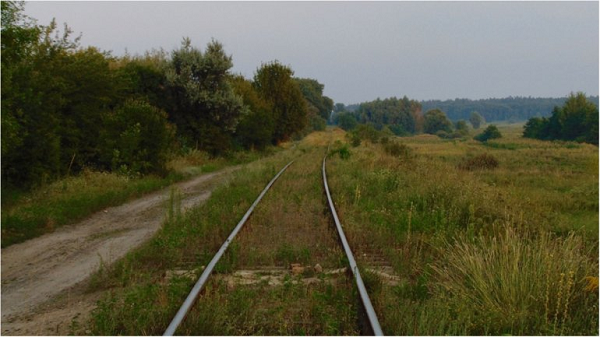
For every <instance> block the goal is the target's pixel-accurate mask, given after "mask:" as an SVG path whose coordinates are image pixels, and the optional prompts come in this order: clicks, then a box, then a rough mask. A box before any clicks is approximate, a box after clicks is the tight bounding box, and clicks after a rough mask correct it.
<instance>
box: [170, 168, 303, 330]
mask: <svg viewBox="0 0 600 337" xmlns="http://www.w3.org/2000/svg"><path fill="white" fill-rule="evenodd" d="M293 162H294V161H293V160H292V161H291V162H289V163H288V164H287V165H286V166H285V167H284V168H282V169H281V171H279V173H277V175H276V176H275V177H274V178H273V179H271V181H270V182H269V184H267V186H266V187H265V189H264V190H263V191H262V192H261V194H260V195H259V196H258V198H257V199H256V200H255V201H254V203H253V204H252V206H250V208H249V209H248V211H247V212H246V214H244V216H243V217H242V220H240V222H238V224H237V226H236V227H235V228H234V229H233V231H232V232H231V234H229V237H228V238H227V240H225V243H223V245H222V246H221V248H220V249H219V251H218V252H217V254H215V256H214V257H213V259H212V260H211V261H210V263H209V264H208V266H206V269H204V272H203V273H202V275H200V278H199V279H198V282H196V284H195V285H194V288H192V291H190V293H189V295H188V297H187V298H186V299H185V301H184V302H183V304H182V305H181V307H180V308H179V311H177V314H175V317H173V320H172V321H171V323H170V324H169V326H168V327H167V330H165V333H164V334H163V336H173V334H175V331H176V330H177V328H178V327H179V325H180V324H181V322H182V321H183V319H184V318H185V316H186V315H187V313H188V311H189V310H190V308H191V307H192V304H194V301H195V300H196V297H198V294H199V293H200V290H202V287H203V286H204V284H205V283H206V280H208V277H209V276H210V274H211V273H212V271H213V269H214V267H215V265H216V264H217V262H219V259H220V258H221V256H223V254H224V253H225V250H227V247H229V244H230V243H231V241H232V240H233V239H234V238H235V236H236V235H237V233H238V232H239V231H240V230H241V229H242V227H243V226H244V224H245V223H246V220H248V217H250V214H252V211H253V210H254V207H256V205H258V203H259V202H260V200H261V199H262V197H263V196H264V195H265V194H266V193H267V191H268V190H269V188H270V187H271V185H273V183H275V181H276V180H277V178H279V176H280V175H281V174H282V173H283V172H284V171H285V170H286V169H287V168H288V166H290V165H292V163H293Z"/></svg>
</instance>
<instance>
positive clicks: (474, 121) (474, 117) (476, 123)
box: [469, 111, 485, 129]
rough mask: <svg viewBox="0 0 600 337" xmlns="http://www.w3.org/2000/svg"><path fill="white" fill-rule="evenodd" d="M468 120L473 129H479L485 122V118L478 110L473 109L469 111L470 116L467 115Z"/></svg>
mask: <svg viewBox="0 0 600 337" xmlns="http://www.w3.org/2000/svg"><path fill="white" fill-rule="evenodd" d="M469 122H471V125H473V129H479V127H481V124H483V123H485V119H484V118H483V116H481V115H480V114H479V112H477V111H473V112H471V117H469Z"/></svg>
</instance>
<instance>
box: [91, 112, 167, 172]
mask: <svg viewBox="0 0 600 337" xmlns="http://www.w3.org/2000/svg"><path fill="white" fill-rule="evenodd" d="M104 126H105V127H104V128H103V132H102V135H101V149H102V151H101V153H102V157H101V163H102V164H103V165H104V166H105V167H106V168H110V169H112V170H113V171H119V172H122V173H127V174H130V173H142V174H145V173H150V172H163V173H164V172H165V171H166V169H165V165H166V163H167V159H168V156H169V153H170V151H169V150H170V145H171V144H172V141H173V138H174V127H173V126H172V125H171V124H170V123H169V122H168V121H167V114H166V113H165V112H164V111H161V110H159V109H158V108H156V107H153V106H152V105H150V104H148V103H146V102H144V101H133V100H132V101H128V102H126V103H125V104H124V105H123V106H122V107H120V108H118V109H116V110H115V111H114V112H112V113H110V114H107V115H106V117H105V121H104Z"/></svg>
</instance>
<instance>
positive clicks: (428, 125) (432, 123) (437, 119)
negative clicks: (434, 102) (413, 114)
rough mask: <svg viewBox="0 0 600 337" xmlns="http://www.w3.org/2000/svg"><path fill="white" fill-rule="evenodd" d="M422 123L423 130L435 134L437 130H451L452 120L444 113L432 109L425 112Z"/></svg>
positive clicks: (447, 131)
mask: <svg viewBox="0 0 600 337" xmlns="http://www.w3.org/2000/svg"><path fill="white" fill-rule="evenodd" d="M424 119H425V120H424V123H423V131H424V132H425V133H429V134H436V133H437V132H438V131H444V132H446V133H450V132H452V122H451V121H450V120H449V119H448V117H446V114H445V113H444V112H443V111H441V110H439V109H433V110H429V111H427V112H426V113H425V116H424Z"/></svg>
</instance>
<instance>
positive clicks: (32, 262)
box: [1, 167, 239, 335]
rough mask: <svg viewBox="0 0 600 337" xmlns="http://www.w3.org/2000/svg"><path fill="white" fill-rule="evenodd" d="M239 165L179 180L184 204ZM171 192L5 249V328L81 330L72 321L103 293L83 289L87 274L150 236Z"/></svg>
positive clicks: (200, 197)
mask: <svg viewBox="0 0 600 337" xmlns="http://www.w3.org/2000/svg"><path fill="white" fill-rule="evenodd" d="M237 168H239V167H233V168H228V169H224V170H222V171H219V172H214V173H210V174H205V175H202V176H200V177H197V178H194V179H192V180H189V181H186V182H182V183H179V184H176V185H175V187H177V189H178V190H179V191H180V193H181V208H182V210H185V209H187V208H189V207H191V206H193V205H196V204H198V203H200V202H202V201H204V200H206V199H208V197H209V196H210V194H211V192H212V190H214V188H215V187H216V186H218V185H219V183H220V182H222V181H223V180H224V178H225V177H226V176H227V174H228V173H230V172H232V171H233V170H235V169H237ZM169 194H170V188H167V189H164V190H162V191H158V192H155V193H152V194H149V195H147V196H145V197H143V198H140V199H137V200H134V201H131V202H128V203H126V204H124V205H121V206H118V207H111V208H107V209H105V210H103V211H100V212H98V213H96V214H94V215H92V216H91V217H89V218H88V219H87V220H85V221H82V222H80V223H78V224H74V225H70V226H64V227H61V228H59V229H58V230H56V231H55V232H53V233H49V234H45V235H43V236H41V237H38V238H35V239H32V240H29V241H26V242H23V243H20V244H15V245H12V246H10V247H7V248H5V249H2V277H1V278H2V308H1V309H2V334H3V335H47V334H68V333H70V332H72V330H77V328H78V327H77V326H73V324H74V322H77V321H79V322H83V321H84V320H85V317H86V316H87V315H88V314H89V312H90V311H91V310H92V309H93V308H94V306H95V302H96V301H97V299H98V298H99V297H100V295H101V294H86V293H85V291H84V289H85V281H86V279H87V278H88V277H89V276H90V275H91V274H92V273H93V272H94V271H96V270H98V268H99V266H100V263H104V264H111V263H113V262H114V261H116V260H118V259H119V258H121V257H123V256H124V255H125V254H126V253H127V252H128V251H130V250H132V249H134V248H136V247H138V246H139V245H140V244H141V243H143V242H144V241H146V240H148V239H149V238H150V237H152V235H153V234H154V233H155V232H156V231H157V230H158V229H159V228H160V226H161V224H162V222H163V220H164V218H165V215H166V210H167V208H166V204H167V201H168V199H169ZM84 333H85V331H84Z"/></svg>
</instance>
